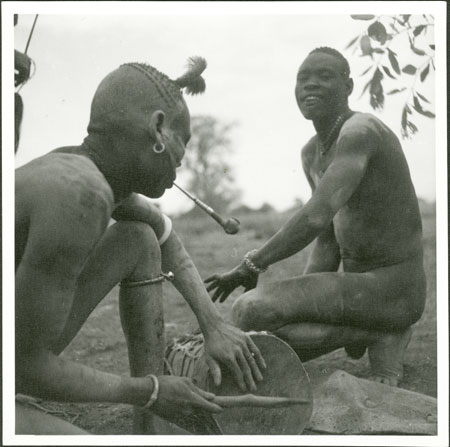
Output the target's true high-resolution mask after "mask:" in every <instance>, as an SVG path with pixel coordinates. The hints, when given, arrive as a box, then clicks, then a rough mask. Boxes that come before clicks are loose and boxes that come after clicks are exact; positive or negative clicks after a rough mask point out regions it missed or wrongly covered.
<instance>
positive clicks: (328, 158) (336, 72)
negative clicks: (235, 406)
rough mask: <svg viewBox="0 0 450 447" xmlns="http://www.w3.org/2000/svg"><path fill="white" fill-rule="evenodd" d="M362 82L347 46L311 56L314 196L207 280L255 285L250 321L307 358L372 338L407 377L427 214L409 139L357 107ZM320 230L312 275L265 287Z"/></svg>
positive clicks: (420, 294) (374, 353) (354, 352)
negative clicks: (267, 275)
mask: <svg viewBox="0 0 450 447" xmlns="http://www.w3.org/2000/svg"><path fill="white" fill-rule="evenodd" d="M352 90H353V81H352V79H351V78H350V67H349V64H348V62H347V60H346V59H345V58H344V57H343V56H342V55H341V54H340V53H339V52H338V51H336V50H334V49H331V48H328V47H322V48H318V49H315V50H313V51H312V52H311V53H310V54H309V55H308V57H307V58H306V59H305V61H304V62H303V63H302V65H301V66H300V69H299V71H298V74H297V83H296V88H295V96H296V99H297V104H298V106H299V108H300V111H301V113H302V114H303V116H304V117H305V118H306V119H308V120H311V121H312V122H313V125H314V128H315V130H316V132H317V134H316V135H315V136H314V137H313V138H312V139H311V140H310V141H309V142H308V143H307V144H306V145H305V146H304V148H303V150H302V161H303V168H304V171H305V174H306V177H307V179H308V181H309V183H310V185H311V188H312V191H313V192H312V197H311V199H310V200H309V201H308V202H307V203H306V205H305V206H304V207H303V208H301V209H300V210H298V211H297V213H296V214H295V215H294V216H293V217H292V218H291V219H290V220H289V221H288V222H286V223H285V224H284V225H283V227H282V228H281V229H280V230H279V231H278V232H277V233H276V234H275V235H274V236H273V237H272V238H271V239H269V240H268V241H267V242H266V243H265V244H264V245H263V246H262V247H260V248H259V249H257V250H253V251H251V252H249V253H248V254H247V255H246V256H245V258H244V260H243V261H242V262H241V263H240V264H239V265H238V266H236V267H235V268H234V269H233V270H231V271H230V272H228V273H225V274H222V275H219V274H216V275H213V276H212V277H210V278H208V279H207V280H206V281H207V282H209V283H210V285H209V286H208V290H210V291H211V290H214V295H213V300H217V299H219V301H223V300H224V299H226V297H227V296H228V295H229V294H230V293H231V292H232V291H233V290H234V289H235V288H236V287H238V286H244V287H245V290H246V292H247V293H245V294H244V295H242V296H240V297H239V298H238V299H237V301H236V302H235V304H234V307H233V314H234V319H235V322H236V324H237V325H238V326H239V327H241V328H242V329H244V330H249V329H254V330H270V331H273V332H274V333H275V334H276V335H278V336H279V337H281V338H283V339H284V340H286V341H287V342H288V343H289V344H290V345H291V346H292V347H293V348H294V349H295V350H296V351H297V353H298V354H299V355H300V358H301V359H302V360H308V359H310V358H314V357H317V356H319V355H322V354H325V353H327V352H330V351H333V350H335V349H337V348H341V347H345V348H346V351H347V353H348V354H349V355H350V356H352V357H353V358H359V357H361V356H362V355H363V354H364V352H365V350H366V348H367V347H368V352H369V358H370V363H371V368H372V374H373V378H374V379H375V380H377V381H380V382H383V383H386V384H390V385H397V383H398V381H399V380H401V378H402V375H403V357H404V353H405V349H406V347H407V345H408V342H409V340H410V337H411V325H412V324H413V323H415V322H416V321H417V320H418V319H419V318H420V316H421V314H422V311H423V309H424V304H425V295H426V283H425V274H424V269H423V250H422V225H421V219H420V213H419V207H418V202H417V198H416V194H415V192H414V187H413V184H412V182H411V178H410V173H409V169H408V166H407V163H406V160H405V156H404V154H403V151H402V148H401V146H400V142H399V141H398V139H397V137H396V136H395V135H394V133H393V132H392V131H391V130H390V129H389V128H388V127H387V126H386V125H385V124H384V123H382V122H381V121H380V120H378V119H377V118H375V117H374V116H372V115H370V114H365V113H359V112H354V111H351V110H350V109H349V106H348V97H349V95H350V94H351V92H352ZM313 241H314V248H313V250H312V252H311V255H310V257H309V261H308V264H307V266H306V269H305V271H304V272H303V275H301V276H298V277H295V278H291V279H285V280H282V281H278V282H274V283H271V284H265V285H263V286H262V287H258V288H255V287H256V284H257V279H258V275H259V274H260V273H262V272H264V270H265V269H267V267H269V266H270V265H271V264H273V263H275V262H277V261H280V260H282V259H285V258H288V257H289V256H292V255H293V254H295V253H297V252H299V251H300V250H302V249H303V248H305V247H306V246H307V245H308V244H309V243H311V242H313ZM341 263H342V270H343V271H338V269H339V265H340V264H341ZM252 289H253V290H252Z"/></svg>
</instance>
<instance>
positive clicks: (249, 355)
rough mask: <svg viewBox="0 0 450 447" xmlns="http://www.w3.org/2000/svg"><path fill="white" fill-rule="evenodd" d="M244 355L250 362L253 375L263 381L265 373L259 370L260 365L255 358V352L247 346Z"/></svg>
mask: <svg viewBox="0 0 450 447" xmlns="http://www.w3.org/2000/svg"><path fill="white" fill-rule="evenodd" d="M243 351H244V357H245V359H246V360H247V362H248V364H249V365H250V368H251V370H252V373H253V377H254V378H255V379H256V380H257V381H258V382H261V380H263V375H262V374H261V371H260V370H259V367H258V365H257V363H256V360H255V353H254V352H253V351H250V350H249V349H248V347H247V346H245V347H244V349H243Z"/></svg>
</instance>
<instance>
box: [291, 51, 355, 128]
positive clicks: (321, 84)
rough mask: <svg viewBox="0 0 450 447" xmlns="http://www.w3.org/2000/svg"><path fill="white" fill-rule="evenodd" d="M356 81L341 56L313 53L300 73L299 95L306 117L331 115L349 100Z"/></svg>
mask: <svg viewBox="0 0 450 447" xmlns="http://www.w3.org/2000/svg"><path fill="white" fill-rule="evenodd" d="M352 87H353V83H352V81H351V79H350V78H349V77H348V73H346V70H345V66H344V64H343V62H342V61H340V60H339V59H338V58H337V57H335V56H333V55H331V54H326V53H323V52H320V51H317V52H314V53H312V54H310V55H309V56H308V57H307V58H306V59H305V61H304V62H303V64H302V65H301V66H300V68H299V70H298V73H297V83H296V86H295V98H296V100H297V104H298V106H299V108H300V111H301V112H302V114H303V116H304V117H305V118H306V119H309V120H315V119H320V118H323V117H324V116H328V115H330V114H332V113H333V112H334V110H336V109H339V108H340V106H341V105H342V104H343V103H345V102H346V101H347V98H348V96H349V95H350V93H351V91H352Z"/></svg>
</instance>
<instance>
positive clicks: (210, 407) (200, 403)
mask: <svg viewBox="0 0 450 447" xmlns="http://www.w3.org/2000/svg"><path fill="white" fill-rule="evenodd" d="M192 404H193V405H194V406H196V407H198V408H201V409H203V410H206V411H209V412H211V413H220V412H221V411H223V409H222V407H220V406H219V405H217V404H215V403H213V402H210V401H209V400H206V399H204V398H203V397H202V396H201V395H200V394H199V393H198V392H194V391H192Z"/></svg>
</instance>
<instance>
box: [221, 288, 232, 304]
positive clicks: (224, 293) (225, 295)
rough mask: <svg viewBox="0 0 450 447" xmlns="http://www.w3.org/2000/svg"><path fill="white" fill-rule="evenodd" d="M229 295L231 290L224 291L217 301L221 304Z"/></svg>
mask: <svg viewBox="0 0 450 447" xmlns="http://www.w3.org/2000/svg"><path fill="white" fill-rule="evenodd" d="M230 293H231V290H224V291H223V293H222V296H221V297H220V299H219V302H220V303H223V302H224V301H225V300H226V299H227V298H228V295H229V294H230Z"/></svg>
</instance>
